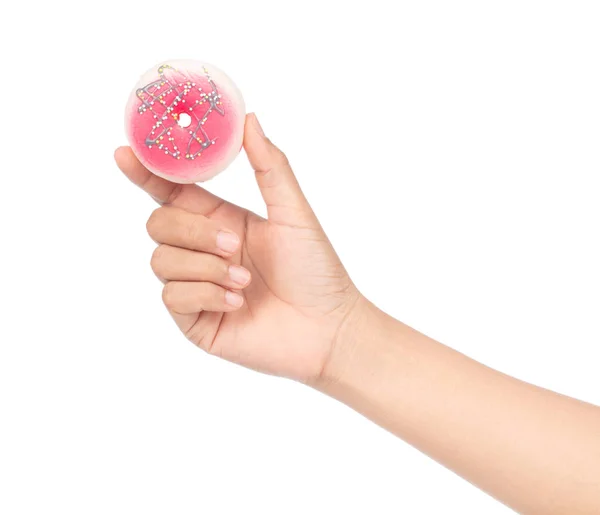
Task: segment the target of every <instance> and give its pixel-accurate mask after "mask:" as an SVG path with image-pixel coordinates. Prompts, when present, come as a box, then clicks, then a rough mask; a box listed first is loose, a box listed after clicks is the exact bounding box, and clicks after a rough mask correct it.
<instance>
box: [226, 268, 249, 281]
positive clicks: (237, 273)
mask: <svg viewBox="0 0 600 515" xmlns="http://www.w3.org/2000/svg"><path fill="white" fill-rule="evenodd" d="M229 277H230V278H231V280H232V281H233V282H234V283H235V284H237V285H239V286H245V285H246V284H248V281H249V280H250V272H248V270H246V269H245V268H244V267H241V266H235V265H231V266H230V267H229Z"/></svg>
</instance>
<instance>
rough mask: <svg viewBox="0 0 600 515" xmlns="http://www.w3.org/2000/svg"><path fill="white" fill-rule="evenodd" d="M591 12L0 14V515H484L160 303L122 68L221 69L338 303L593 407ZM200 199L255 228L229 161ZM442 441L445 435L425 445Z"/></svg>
mask: <svg viewBox="0 0 600 515" xmlns="http://www.w3.org/2000/svg"><path fill="white" fill-rule="evenodd" d="M599 9H600V8H599V6H598V2H597V1H592V0H590V1H587V2H586V1H577V2H573V1H566V0H565V1H548V0H544V1H541V0H540V1H532V0H530V1H527V0H519V1H513V0H507V1H504V2H478V1H475V0H473V1H465V0H463V1H455V2H445V1H441V0H440V1H427V0H422V1H419V2H408V1H407V2H403V1H399V2H390V1H387V0H371V1H369V2H352V1H349V0H346V1H339V2H335V1H326V0H321V1H318V2H317V1H310V0H304V1H302V2H297V3H296V2H282V1H266V0H254V1H251V2H250V1H226V0H219V1H199V0H196V1H193V2H192V1H187V0H180V1H178V2H165V1H164V0H163V1H153V0H146V1H144V2H142V1H121V2H111V1H108V0H107V1H104V2H97V3H93V2H81V1H71V2H68V1H65V0H62V1H61V0H56V1H54V2H45V1H44V2H42V1H40V0H38V1H30V2H14V3H13V2H10V3H7V5H3V7H2V13H1V15H0V24H1V29H2V30H1V32H0V42H1V43H2V45H1V50H0V52H1V57H2V67H3V71H2V79H1V84H2V85H1V90H0V91H1V92H2V124H1V125H0V135H1V136H2V147H1V148H2V162H1V163H2V164H1V167H2V171H3V174H2V180H3V181H4V182H3V186H2V198H3V201H2V203H1V205H0V210H1V212H0V214H1V222H0V223H1V228H2V236H3V240H2V241H3V243H2V252H1V254H0V255H1V257H0V260H1V265H2V270H3V272H4V280H3V284H2V290H1V293H0V295H1V299H2V315H1V319H2V321H1V323H0V512H1V513H3V514H7V515H21V514H40V513H60V514H61V515H70V514H82V513H85V514H106V513H115V514H127V515H129V514H138V513H139V514H144V515H152V514H165V513H173V514H177V515H188V514H189V515H191V514H198V513H206V514H211V515H220V514H238V513H261V514H266V515H268V514H282V513H285V514H305V513H315V514H326V513H340V514H341V513H352V514H355V513H356V514H365V513H369V514H370V513H373V514H398V513H410V514H416V515H418V514H432V513H451V514H481V513H485V514H487V515H495V514H498V515H500V514H506V513H510V510H508V509H507V508H504V507H503V506H501V505H500V504H498V503H497V502H496V501H494V500H492V499H490V498H489V497H487V496H486V495H485V494H483V493H481V492H479V491H478V490H476V489H475V488H473V487H472V486H470V485H469V484H467V483H466V482H464V481H463V480H462V479H460V478H458V477H456V476H454V475H453V474H452V473H450V472H448V471H447V470H445V469H443V468H442V467H440V466H438V465H437V464H435V463H434V462H432V461H431V460H429V459H428V458H426V457H424V456H422V455H421V454H420V453H418V452H417V451H415V450H414V449H412V448H410V447H409V446H407V445H406V444H404V443H403V442H401V441H399V440H397V439H395V438H394V437H392V436H391V435H389V434H387V433H386V432H384V431H383V430H381V429H379V428H377V427H375V426H374V425H372V424H371V423H370V422H368V421H366V420H365V419H363V418H362V417H360V416H359V415H356V414H355V413H353V412H352V411H350V410H349V409H347V408H345V407H344V406H342V405H340V404H338V403H336V402H334V401H332V400H330V399H328V398H326V397H325V396H323V395H321V394H319V393H317V392H314V391H311V390H309V389H307V388H305V387H303V386H301V385H298V384H295V383H292V382H289V381H286V380H281V379H277V378H273V377H265V376H260V375H258V374H256V373H253V372H250V371H247V370H243V369H241V368H239V367H237V366H234V365H230V364H228V363H225V362H221V361H218V360H217V359H216V358H210V357H208V356H206V355H205V354H203V353H202V352H201V351H199V350H197V349H196V348H195V347H193V346H192V345H191V344H190V343H188V342H187V341H185V340H184V338H183V337H182V336H181V335H180V334H179V333H178V331H177V330H176V328H175V325H174V324H173V323H172V321H171V319H170V318H169V316H168V315H167V313H166V311H165V310H164V308H163V305H162V302H161V296H160V291H161V285H160V283H159V282H158V281H157V280H156V279H155V278H154V276H153V274H152V272H151V270H150V267H149V259H150V254H151V251H152V250H153V243H152V242H151V241H150V239H149V238H148V236H147V235H146V232H145V226H144V224H145V221H146V218H147V217H148V215H149V213H150V211H151V210H152V209H153V207H154V205H153V202H152V201H151V200H150V199H149V198H146V197H145V196H144V195H143V194H142V193H141V192H140V191H137V190H136V189H135V188H134V187H133V186H132V185H130V184H129V183H128V182H127V181H126V180H125V179H124V178H123V177H122V176H121V175H120V172H119V171H118V170H117V168H116V166H115V165H114V163H113V161H112V152H113V148H114V147H116V146H117V145H120V144H124V143H125V139H124V131H123V122H122V117H123V108H124V105H125V102H126V100H127V97H128V95H129V92H130V89H131V88H132V87H133V85H134V84H135V82H136V80H137V78H138V76H139V74H141V73H142V72H143V71H145V70H146V69H147V68H148V67H150V66H152V65H153V64H154V63H155V62H158V61H160V60H163V59H167V58H179V57H182V58H196V59H204V60H207V61H208V62H212V63H214V64H216V65H217V66H219V67H221V68H222V69H224V70H225V71H226V72H227V73H228V74H230V75H231V76H232V77H233V78H234V79H235V80H236V82H237V83H238V85H239V86H240V88H241V90H242V91H243V92H244V95H245V98H246V101H247V105H248V109H249V110H255V111H256V112H257V113H258V115H259V118H260V120H261V122H262V124H263V127H264V129H265V131H266V132H267V134H268V135H269V136H270V137H271V139H273V140H274V141H275V142H276V143H277V144H278V145H279V146H280V147H282V148H283V150H285V151H286V152H287V153H288V156H289V158H290V160H291V161H292V163H293V165H294V167H295V169H296V172H297V175H298V176H299V179H300V182H301V184H302V186H303V188H304V190H305V192H306V194H307V196H308V197H309V199H310V200H311V203H312V204H313V207H314V208H315V210H316V212H317V214H318V215H319V217H320V219H321V221H322V223H323V225H324V227H325V229H326V231H327V232H328V234H329V236H330V238H331V240H332V241H333V243H334V245H335V246H336V249H337V250H338V252H339V254H340V255H341V257H342V259H343V261H344V263H345V265H346V267H347V268H348V269H349V271H350V273H351V276H352V277H353V279H354V281H355V282H356V283H357V285H358V286H359V288H360V289H361V290H362V291H363V292H364V293H365V294H366V295H367V296H368V297H369V298H370V299H371V300H372V301H374V302H375V303H376V304H378V305H379V306H380V307H382V308H383V309H385V310H387V311H388V312H390V313H391V314H392V315H394V316H395V317H397V318H399V319H401V320H402V321H404V322H406V323H408V324H410V325H413V326H414V327H416V328H417V329H419V330H421V331H423V332H425V333H426V334H428V335H430V336H432V337H434V338H436V339H438V340H440V341H442V342H444V343H446V344H448V345H450V346H452V347H454V348H456V349H458V350H460V351H461V352H464V353H466V354H467V355H469V356H471V357H474V358H476V359H478V360H480V361H482V362H483V363H485V364H487V365H489V366H492V367H494V368H497V369H499V370H501V371H503V372H506V373H509V374H511V375H515V376H517V377H519V378H522V379H525V380H527V381H530V382H533V383H535V384H539V385H542V386H545V387H547V388H551V389H554V390H557V391H559V392H562V393H565V394H569V395H572V396H575V397H578V398H581V399H584V400H587V401H590V402H593V403H597V404H600V376H599V374H598V364H599V361H600V354H599V351H598V345H599V343H600V326H599V325H598V319H599V313H600V295H599V293H598V292H599V291H600V273H599V268H598V263H600V248H599V244H598V225H599V220H600V203H599V202H598V198H599V194H600V191H599V181H598V178H599V174H600V152H599V151H598V150H599V141H600V123H599V120H600V95H599V92H600V73H599V67H598V62H599V58H600V31H599V30H598V27H599V26H600V11H599ZM208 188H209V189H210V190H211V191H214V192H216V193H217V194H219V195H221V196H224V197H226V198H227V199H229V200H232V201H235V202H238V203H241V204H243V205H244V206H247V207H250V208H252V209H254V210H256V211H258V212H259V213H263V211H264V210H263V206H262V203H261V200H260V195H259V192H258V189H257V187H256V185H255V184H254V174H253V173H252V172H251V170H250V168H249V166H248V163H247V160H246V157H245V156H244V155H241V156H240V157H239V158H238V159H237V160H236V162H235V163H234V164H233V166H232V167H231V168H230V169H229V170H228V171H227V172H225V173H224V174H222V175H221V176H219V177H218V178H216V179H215V180H213V181H211V182H210V183H209V184H208ZM440 430H443V428H440Z"/></svg>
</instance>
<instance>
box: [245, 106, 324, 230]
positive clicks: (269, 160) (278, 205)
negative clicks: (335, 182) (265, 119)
mask: <svg viewBox="0 0 600 515" xmlns="http://www.w3.org/2000/svg"><path fill="white" fill-rule="evenodd" d="M244 148H245V149H246V153H247V154H248V159H249V161H250V164H251V165H252V167H253V168H254V171H255V172H256V181H257V182H258V187H259V188H260V191H261V194H262V197H263V199H264V201H265V203H266V204H267V211H268V214H269V220H272V221H274V222H278V223H282V224H287V225H301V224H307V223H308V224H314V223H315V222H316V219H315V217H314V215H313V213H312V210H311V208H310V206H309V204H308V202H307V200H306V198H305V197H304V194H303V193H302V190H301V189H300V185H299V184H298V181H297V180H296V177H295V176H294V172H293V171H292V168H291V166H290V163H289V161H288V160H287V157H286V156H285V154H284V153H283V152H282V151H281V150H279V149H278V148H277V147H276V146H275V145H273V143H271V141H270V140H269V139H268V138H267V137H266V136H265V135H264V132H263V130H262V128H261V126H260V124H259V122H258V119H257V118H256V115H255V114H249V115H248V117H247V118H246V125H245V132H244Z"/></svg>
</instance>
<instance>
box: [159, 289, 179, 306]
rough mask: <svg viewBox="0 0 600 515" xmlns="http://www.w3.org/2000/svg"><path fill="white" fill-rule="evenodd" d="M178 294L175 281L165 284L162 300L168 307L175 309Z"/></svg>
mask: <svg viewBox="0 0 600 515" xmlns="http://www.w3.org/2000/svg"><path fill="white" fill-rule="evenodd" d="M176 299H177V298H176V294H175V288H174V285H173V283H167V284H165V286H164V288H163V291H162V300H163V302H164V304H165V306H167V308H168V309H174V308H175V303H176Z"/></svg>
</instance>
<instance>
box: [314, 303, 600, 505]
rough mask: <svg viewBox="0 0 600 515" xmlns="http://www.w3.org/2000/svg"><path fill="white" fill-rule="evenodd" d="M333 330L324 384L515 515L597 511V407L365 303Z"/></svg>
mask: <svg viewBox="0 0 600 515" xmlns="http://www.w3.org/2000/svg"><path fill="white" fill-rule="evenodd" d="M339 336H340V338H339V341H338V344H337V346H336V349H335V352H334V355H333V357H332V361H331V363H330V366H329V370H331V371H335V373H334V374H333V376H332V377H331V380H329V381H326V382H325V383H323V384H322V385H321V389H322V390H323V391H325V392H326V393H328V394H329V395H331V396H333V397H335V398H337V399H338V400H340V401H342V402H344V403H345V404H347V405H349V406H350V407H352V408H354V409H356V410H357V411H359V412H361V413H362V414H364V415H365V416H366V417H368V418H369V419H371V420H373V421H374V422H376V423H377V424H379V425H381V426H383V427H385V428H387V429H388V430H390V431H392V432H393V433H395V434H396V435H398V436H399V437H401V438H402V439H404V440H405V441H407V442H408V443H410V444H412V445H414V446H415V447H416V448H418V449H420V450H421V451H423V452H424V453H426V454H428V455H429V456H431V457H432V458H434V459H435V460H436V461H438V462H440V463H442V464H443V465H445V466H446V467H448V468H450V469H451V470H453V471H455V472H456V473H458V474H459V475H461V476H462V477H464V478H465V479H467V480H468V481H470V482H472V483H473V484H475V485H477V486H478V487H479V488H481V489H483V490H484V491H486V492H488V493H489V494H491V495H492V496H494V497H496V498H497V499H499V500H500V501H502V502H504V503H505V504H507V505H509V506H511V507H513V508H514V509H516V510H518V511H520V512H521V513H525V514H529V513H531V514H564V513H569V514H588V513H589V514H592V513H600V408H598V407H595V406H592V405H590V404H586V403H584V402H580V401H577V400H575V399H571V398H569V397H565V396H562V395H559V394H556V393H554V392H550V391H548V390H544V389H542V388H538V387H535V386H533V385H530V384H527V383H524V382H522V381H519V380H516V379H514V378H511V377H509V376H506V375H504V374H502V373H500V372H497V371H494V370H492V369H490V368H488V367H486V366H484V365H482V364H480V363H477V362H476V361H473V360H471V359H469V358H467V357H466V356H464V355H462V354H460V353H458V352H456V351H454V350H452V349H450V348H448V347H446V346H444V345H441V344H440V343H438V342H435V341H434V340H432V339H430V338H428V337H426V336H424V335H422V334H420V333H418V332H417V331H414V330H413V329H411V328H409V327H407V326H405V325H404V324H401V323H400V322H398V321H396V320H394V319H392V318H391V317H389V316H387V315H385V314H383V313H382V312H381V311H379V310H377V309H376V308H375V307H374V306H372V305H370V304H369V305H368V306H367V307H366V308H365V309H363V310H362V311H361V316H360V317H358V318H356V319H353V320H351V321H349V322H348V324H347V325H346V326H345V327H344V329H343V331H342V332H341V333H340V335H339Z"/></svg>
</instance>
